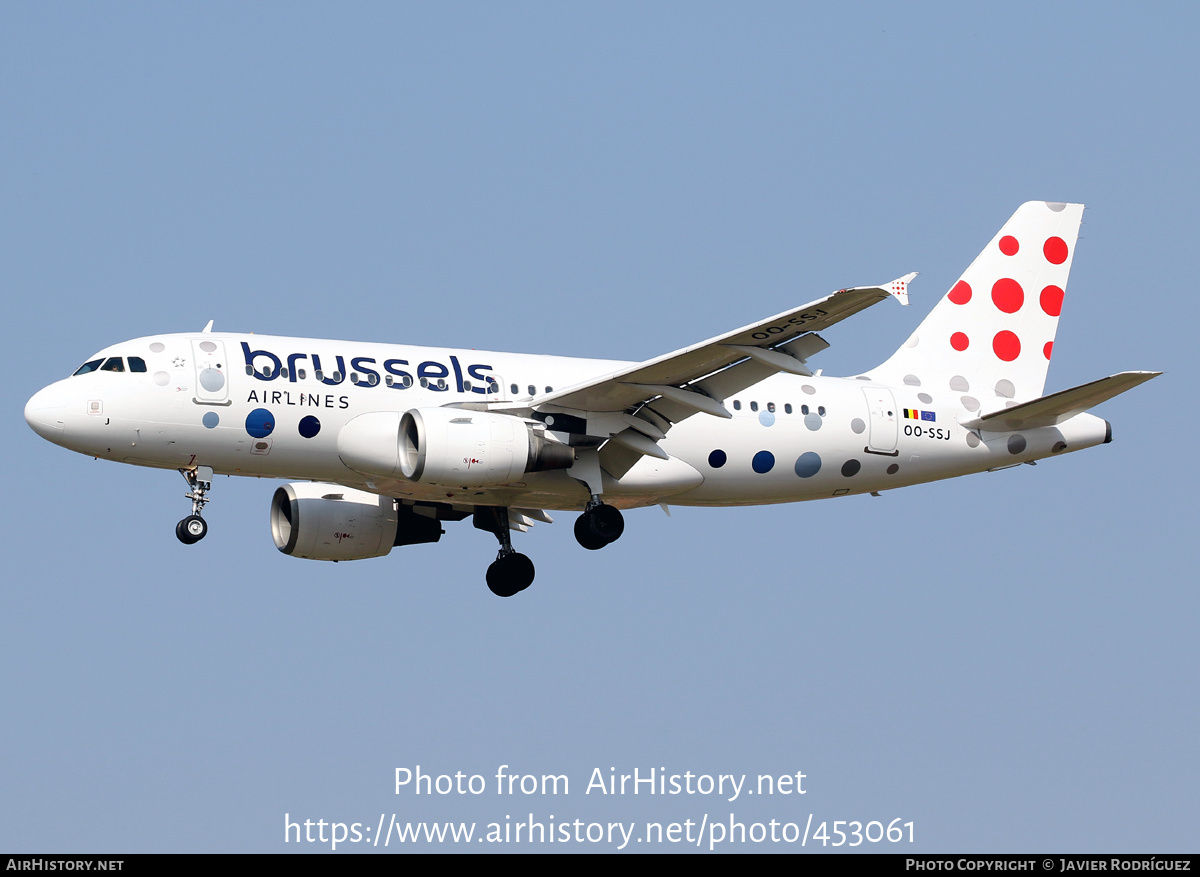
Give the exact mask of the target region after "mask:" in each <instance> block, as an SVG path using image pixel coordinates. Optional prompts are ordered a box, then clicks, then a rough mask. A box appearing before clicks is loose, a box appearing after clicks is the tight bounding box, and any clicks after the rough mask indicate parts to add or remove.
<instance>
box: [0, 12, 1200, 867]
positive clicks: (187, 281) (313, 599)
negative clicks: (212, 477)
mask: <svg viewBox="0 0 1200 877" xmlns="http://www.w3.org/2000/svg"><path fill="white" fill-rule="evenodd" d="M1197 24H1198V22H1197V13H1196V12H1195V10H1194V7H1193V6H1192V5H1191V4H1184V3H1163V4H1149V5H1143V6H1137V7H1133V6H1130V5H1128V4H1096V3H1056V4H1034V3H1028V4H1027V3H1005V4H996V5H984V4H967V5H962V4H918V5H914V4H860V5H858V6H857V7H855V8H854V9H843V8H842V7H835V6H832V5H829V4H822V5H820V6H818V5H817V4H792V3H779V4H762V3H758V4H712V3H686V4H683V3H680V4H671V3H659V4H641V3H635V4H623V3H604V4H593V5H590V6H588V5H583V4H555V3H547V4H526V3H504V4H499V3H480V4H448V3H438V4H433V3H418V4H395V3H358V4H336V5H335V4H312V3H287V4H284V3H256V4H219V3H203V4H200V3H172V4H159V3H146V4H130V3H117V4H45V3H36V4H35V3H5V4H3V5H2V6H0V169H2V170H0V205H2V206H0V290H2V295H3V301H4V313H5V319H4V327H3V337H4V349H5V362H6V369H5V372H6V375H7V379H6V380H5V381H4V382H3V384H2V387H0V393H2V399H3V408H2V411H3V414H4V418H3V421H2V422H3V431H2V433H0V436H2V438H3V451H4V454H3V457H4V464H3V468H2V470H0V471H2V472H3V481H2V482H0V485H2V496H3V502H2V503H0V540H2V544H3V548H4V556H5V558H6V561H7V562H6V565H5V572H4V575H3V587H2V588H0V663H2V668H3V672H2V673H0V705H2V706H0V849H6V850H14V851H16V850H30V851H91V850H113V851H119V852H136V851H267V852H270V851H284V850H295V849H297V845H296V844H290V845H285V844H284V843H283V836H284V832H283V823H284V814H285V813H290V814H291V815H292V817H293V818H294V819H295V818H298V819H305V818H308V819H314V820H316V819H326V820H337V821H344V822H354V821H360V822H364V823H367V824H370V825H372V826H373V825H375V824H376V823H377V821H378V819H379V814H380V813H388V814H391V813H393V812H394V813H397V814H398V815H399V816H400V818H401V819H411V820H420V819H462V820H478V821H479V822H480V823H486V822H490V821H496V820H499V821H503V820H504V818H505V816H512V817H513V818H514V819H519V818H525V817H527V815H528V814H529V813H533V814H534V816H535V818H537V819H541V820H548V818H549V817H550V816H553V817H554V818H555V819H556V820H574V819H584V820H601V821H609V820H625V821H629V820H634V819H636V820H661V821H664V822H669V821H683V820H685V819H693V820H697V821H699V820H700V819H701V818H702V817H703V816H704V815H705V814H707V815H708V818H709V820H710V821H711V820H713V819H722V818H725V819H727V818H728V815H729V813H734V814H735V815H736V817H737V818H738V819H739V820H742V821H746V822H750V821H755V820H761V821H765V820H769V819H777V820H780V821H794V822H799V823H800V824H802V825H803V824H804V822H805V820H806V818H807V816H808V814H810V813H812V814H813V816H814V820H815V821H816V822H819V821H821V820H836V819H846V820H861V821H863V822H866V821H868V820H882V821H883V822H885V823H886V822H888V821H890V820H892V819H894V818H896V817H903V819H904V820H906V821H907V820H912V821H913V822H915V825H916V843H915V844H913V845H911V846H908V845H905V846H903V847H888V846H887V845H881V846H877V847H867V848H871V849H887V850H891V851H908V850H910V849H911V850H915V851H924V852H931V851H988V852H992V851H1008V850H1011V851H1036V850H1045V851H1050V850H1053V851H1147V852H1162V851H1183V850H1191V851H1194V850H1195V848H1196V837H1197V833H1196V831H1197V829H1196V826H1197V824H1198V819H1200V797H1198V796H1197V794H1196V788H1197V785H1198V783H1200V746H1197V741H1198V740H1200V697H1198V696H1197V695H1198V691H1197V688H1198V681H1200V671H1198V669H1197V644H1196V630H1197V610H1198V609H1200V598H1198V597H1197V588H1196V566H1197V564H1196V561H1197V549H1196V534H1195V528H1196V519H1197V518H1196V511H1195V503H1196V495H1197V484H1196V481H1197V479H1196V470H1195V464H1194V462H1193V458H1194V456H1195V455H1194V451H1193V449H1192V447H1191V441H1190V440H1191V438H1192V437H1194V436H1195V434H1196V432H1197V426H1198V421H1197V415H1196V406H1195V403H1194V399H1195V390H1194V381H1195V380H1196V373H1195V371H1196V354H1195V350H1196V337H1195V328H1194V327H1195V325H1196V323H1197V319H1198V317H1200V314H1198V312H1197V311H1198V309H1197V304H1196V292H1195V289H1194V288H1193V286H1194V282H1193V279H1194V277H1195V273H1196V267H1195V258H1194V254H1195V248H1196V241H1197V239H1198V238H1200V229H1198V227H1197V226H1198V223H1197V214H1196V198H1197V190H1198V187H1197V171H1196V155H1197V154H1198V152H1200V149H1198V147H1200V143H1198V137H1197V134H1198V130H1200V126H1198V123H1197V118H1196V112H1195V107H1196V98H1195V94H1194V88H1195V83H1196V81H1197V78H1198V77H1197V74H1198V72H1200V71H1198V70H1197V62H1196V60H1195V45H1196V43H1197V40H1198V38H1200V32H1198V31H1200V28H1198V27H1197ZM1030 199H1051V200H1063V201H1082V202H1084V203H1086V204H1087V205H1088V207H1089V209H1088V211H1087V213H1086V214H1085V224H1084V226H1083V238H1082V240H1081V243H1080V246H1079V250H1078V258H1077V259H1076V260H1075V265H1074V271H1073V274H1072V278H1071V284H1070V287H1069V289H1068V293H1067V302H1066V305H1065V308H1064V314H1063V320H1062V323H1061V325H1060V330H1059V336H1058V341H1057V344H1056V346H1055V354H1056V355H1055V361H1054V364H1053V366H1052V367H1051V371H1050V377H1049V382H1048V385H1047V389H1048V390H1058V389H1064V388H1066V387H1069V386H1073V385H1075V384H1079V383H1082V382H1084V381H1087V380H1091V379H1094V378H1098V377H1101V376H1104V375H1107V374H1111V373H1113V372H1116V371H1120V370H1123V369H1141V368H1145V369H1161V370H1164V371H1166V372H1167V374H1166V375H1165V376H1164V377H1162V378H1159V379H1157V380H1155V381H1153V382H1151V383H1150V384H1148V385H1146V386H1144V387H1141V388H1139V389H1138V390H1136V391H1134V392H1131V393H1129V394H1127V395H1126V396H1122V397H1120V398H1118V399H1116V400H1113V401H1111V402H1109V403H1106V404H1105V405H1104V406H1103V407H1102V408H1100V409H1098V411H1097V413H1099V414H1101V415H1102V416H1104V417H1106V418H1107V419H1109V420H1110V421H1111V422H1112V423H1113V428H1114V434H1115V440H1114V442H1113V443H1112V444H1111V445H1106V446H1103V447H1100V448H1096V449H1092V450H1089V451H1085V452H1082V453H1079V454H1073V455H1070V456H1068V457H1065V458H1062V459H1056V460H1053V461H1046V462H1044V463H1043V464H1041V465H1039V466H1037V467H1036V468H1033V467H1027V466H1023V467H1019V468H1018V469H1016V470H1010V471H1005V472H1001V473H995V474H989V475H979V476H973V477H970V478H964V479H959V480H957V481H952V482H947V483H942V484H934V485H925V486H920V487H913V488H908V489H905V490H900V491H896V492H893V493H887V494H884V496H883V497H882V498H871V497H855V498H850V499H846V500H841V501H827V502H822V503H812V504H805V505H794V506H775V507H767V508H752V509H720V510H693V509H675V510H674V511H673V514H672V516H671V517H669V518H668V517H666V516H665V515H663V513H662V512H661V511H659V510H657V509H649V510H643V511H638V512H633V513H631V514H629V515H628V516H627V524H628V526H627V529H626V535H625V537H624V538H623V539H622V540H621V541H620V542H619V543H617V544H616V545H614V546H612V547H611V548H609V549H606V550H605V551H602V552H595V553H591V552H585V551H583V550H582V549H580V548H579V547H578V546H577V545H576V544H575V541H574V539H573V538H572V535H571V529H570V527H571V516H570V515H560V516H559V520H558V521H557V522H556V523H555V524H553V525H550V526H544V525H539V526H538V527H537V528H536V530H535V532H533V533H531V534H529V535H528V536H523V537H519V545H520V547H521V549H522V550H524V551H526V552H527V553H528V554H530V555H531V556H532V557H533V558H534V559H535V561H536V562H537V565H538V577H537V581H536V583H535V584H534V586H533V587H532V588H531V589H530V590H529V591H527V592H525V593H524V594H522V595H520V596H519V597H518V598H515V599H511V600H500V599H496V598H494V597H492V595H491V594H490V593H488V592H487V590H486V588H485V586H484V583H483V570H484V568H485V567H486V565H487V563H488V562H489V561H490V560H491V559H492V557H493V556H494V554H495V542H494V540H493V539H492V538H491V537H490V536H488V535H486V534H483V533H480V532H478V531H475V530H473V529H472V528H471V527H470V525H469V523H468V524H463V525H452V526H450V527H448V532H447V535H446V536H445V537H444V538H443V540H442V542H441V543H440V544H438V545H432V546H417V547H410V548H402V549H397V550H396V551H395V552H394V553H393V554H392V555H391V556H390V557H388V558H384V559H378V560H370V561H361V562H356V563H343V564H339V565H332V564H320V563H311V562H306V561H299V560H296V559H293V558H288V557H285V556H283V555H282V554H280V553H279V552H278V551H276V550H275V548H274V547H273V545H272V543H271V539H270V535H269V529H268V522H267V507H268V502H269V500H270V496H271V493H272V491H273V490H274V488H275V486H276V485H275V484H274V483H271V482H265V481H263V482H259V481H250V480H246V481H241V480H234V479H224V478H222V479H220V480H219V481H218V482H217V483H216V485H215V490H214V492H213V502H212V504H211V505H210V506H209V510H208V517H209V520H210V521H211V527H212V529H211V532H210V534H209V536H208V538H207V539H206V540H205V541H204V542H203V543H200V544H199V545H196V546H194V547H191V548H186V547H184V546H182V545H180V544H179V543H178V542H177V541H176V540H175V536H174V533H173V528H174V525H175V522H176V521H177V520H178V519H179V518H180V517H182V516H183V515H184V514H185V513H186V511H187V507H188V503H187V501H186V500H184V499H183V497H182V493H183V492H184V485H183V482H182V480H181V479H180V478H179V477H178V475H176V474H175V473H173V472H161V471H152V470H142V469H136V468H133V467H127V466H119V465H115V464H111V463H106V462H96V461H93V460H90V459H88V458H85V457H81V456H77V455H73V454H71V453H69V452H67V451H65V450H63V449H61V448H58V447H55V446H53V445H50V444H48V443H46V442H44V441H42V440H41V439H39V438H38V437H37V436H36V435H34V434H33V433H32V432H31V431H30V430H29V429H28V428H27V427H26V425H25V423H24V421H23V419H22V407H23V405H24V403H25V400H26V399H27V398H28V397H29V396H30V395H32V394H33V393H34V392H35V391H36V390H37V389H38V388H39V387H41V386H42V385H44V384H46V383H49V382H50V381H52V380H55V379H57V378H59V377H62V376H64V375H66V374H68V373H69V372H70V371H72V370H73V369H74V368H75V367H76V366H77V365H78V364H79V363H80V362H82V361H83V360H84V358H85V357H87V356H88V355H89V354H91V353H92V352H94V351H95V350H97V349H99V348H101V347H103V346H105V345H108V344H111V343H115V342H117V341H121V340H124V339H127V338H133V337H137V336H141V335H146V334H152V333H158V332H179V331H192V330H197V329H199V328H201V327H202V326H203V325H204V324H205V323H206V322H207V321H208V320H209V319H215V320H216V326H217V328H218V329H220V330H228V331H251V330H253V331H257V332H262V333H273V334H293V335H307V336H319V337H335V338H350V339H362V340H373V341H402V342H410V343H423V344H433V345H456V346H464V347H481V348H484V347H486V348H492V349H513V350H522V351H529V352H542V353H555V354H580V355H588V356H597V357H612V358H624V359H633V360H638V359H645V358H649V357H651V356H654V355H657V354H660V353H663V352H665V351H668V350H671V349H674V348H677V347H681V346H684V345H686V344H689V343H692V342H695V341H698V340H700V339H703V338H706V337H709V336H711V335H714V334H716V333H718V332H721V331H724V330H726V329H729V328H732V327H735V326H738V325H742V324H744V323H746V322H749V321H750V320H753V319H756V318H759V317H762V316H765V315H768V314H771V313H775V312H777V311H780V310H783V309H784V308H786V307H789V306H792V305H795V304H799V303H802V302H805V301H809V300H811V299H813V298H817V297H819V296H821V295H824V294H826V293H828V292H830V291H832V290H834V289H838V288H840V287H844V286H853V285H862V284H870V283H877V282H882V281H885V280H887V279H890V278H892V277H896V276H898V275H900V274H903V273H905V272H908V271H913V270H917V271H920V272H921V276H920V277H919V278H918V280H917V281H916V282H915V283H914V285H913V287H912V297H913V302H914V303H913V306H912V307H911V308H909V309H907V310H905V309H901V308H899V307H895V306H894V305H892V304H891V303H888V302H885V303H884V304H882V305H880V306H879V307H877V308H874V309H872V311H871V312H869V313H865V314H863V315H860V316H858V317H855V318H853V319H851V320H849V321H847V322H845V323H842V324H841V325H839V326H838V327H836V328H835V329H834V330H831V331H830V332H828V333H826V337H827V338H828V340H829V341H830V342H831V343H832V344H833V346H832V347H831V348H830V349H829V350H828V351H827V352H825V353H823V354H821V361H820V363H819V364H820V365H821V366H823V367H824V368H825V369H826V371H827V373H831V374H855V373H857V372H859V371H861V370H864V369H867V368H869V367H871V366H873V365H875V364H876V363H878V362H880V361H881V360H883V359H884V358H885V357H886V356H887V355H888V354H890V352H891V351H892V350H893V349H894V348H895V347H896V346H898V344H899V343H900V342H901V341H903V339H904V338H906V337H907V335H908V333H909V332H910V331H911V330H912V328H913V327H914V326H915V325H916V323H917V322H918V321H919V320H920V319H921V318H922V317H923V316H924V314H925V313H926V312H927V311H928V309H929V308H930V307H931V306H932V304H933V302H934V301H935V300H936V299H937V298H938V297H939V296H940V295H941V294H942V293H943V292H944V291H945V290H946V289H948V288H949V286H950V285H951V284H952V283H953V281H954V280H955V278H956V277H957V276H958V274H959V273H960V272H961V271H962V269H963V268H965V267H966V265H967V264H968V263H969V262H970V260H971V259H972V258H974V256H975V254H976V253H977V252H978V251H979V250H980V249H981V248H982V246H983V245H984V244H985V243H986V242H987V241H988V240H989V239H990V237H991V235H992V234H994V232H995V231H996V229H998V228H999V226H1000V224H1001V223H1002V222H1003V221H1004V220H1005V219H1006V218H1007V217H1008V216H1009V214H1010V213H1011V212H1012V210H1013V209H1015V208H1016V206H1017V205H1018V204H1019V203H1021V202H1022V201H1026V200H1030ZM418 764H419V765H421V767H422V768H423V769H425V770H426V771H428V772H431V773H453V772H454V771H457V770H462V771H465V772H467V773H480V774H483V775H485V776H489V777H490V776H491V775H492V774H494V773H495V770H496V768H497V767H498V766H499V765H501V764H507V765H510V770H512V771H514V772H518V773H537V774H542V773H564V774H567V775H568V776H569V778H570V780H571V784H572V785H571V793H570V794H569V795H567V796H560V797H559V798H557V799H552V798H548V797H530V798H520V799H506V798H499V797H497V796H496V795H495V794H494V793H492V791H491V790H489V793H488V794H486V795H482V796H478V797H472V796H466V797H460V796H450V797H447V798H434V799H430V798H428V797H421V798H417V797H414V796H413V795H411V794H404V795H400V796H397V795H395V794H393V789H392V780H393V773H394V770H395V768H397V767H412V766H415V765H418ZM595 767H599V768H601V769H602V770H603V771H605V772H607V771H608V769H609V768H610V767H615V768H617V771H618V772H630V771H632V770H633V768H635V767H637V768H640V769H641V770H643V771H645V770H647V769H649V768H651V767H665V768H667V770H668V772H670V773H683V772H684V771H692V772H693V773H712V774H715V773H730V772H732V773H739V774H740V773H748V774H751V775H752V776H753V775H756V774H758V773H768V772H770V773H776V774H782V773H794V772H796V771H803V772H804V773H805V774H806V777H807V779H806V780H805V787H806V789H807V791H808V794H807V795H805V796H803V797H800V796H795V797H791V798H788V797H778V796H777V797H774V798H767V797H757V798H746V797H743V798H742V799H741V800H739V801H736V802H733V803H732V804H731V803H728V802H724V801H721V800H714V799H712V798H708V799H703V798H699V797H692V798H687V797H686V796H681V797H675V798H661V797H660V798H650V797H647V796H644V795H643V796H639V797H636V798H634V797H625V798H608V799H605V798H602V797H599V796H598V795H596V794H592V795H585V794H584V793H583V790H584V787H585V785H586V783H587V779H588V776H589V774H590V773H591V771H592V769H593V768H595ZM317 848H318V847H317V846H314V847H308V846H305V847H303V849H305V850H308V849H314V850H315V849H317ZM475 848H476V849H484V848H485V847H482V846H480V845H477V846H476V847H475ZM583 848H591V847H587V845H584V847H583ZM599 848H601V849H607V847H606V846H603V845H602V846H600V847H599ZM662 848H663V849H673V848H671V847H667V846H664V847H662ZM513 849H517V848H513ZM519 849H523V850H528V849H529V847H522V848H519ZM639 849H641V850H645V849H647V848H646V847H645V846H642V847H639ZM736 849H739V850H746V849H762V850H764V851H772V852H775V851H780V850H781V849H783V848H781V847H770V846H762V847H753V846H750V847H738V848H736Z"/></svg>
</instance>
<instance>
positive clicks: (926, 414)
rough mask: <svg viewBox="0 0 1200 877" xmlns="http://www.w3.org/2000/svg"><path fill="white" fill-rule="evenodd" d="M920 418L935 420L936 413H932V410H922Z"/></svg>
mask: <svg viewBox="0 0 1200 877" xmlns="http://www.w3.org/2000/svg"><path fill="white" fill-rule="evenodd" d="M921 419H922V420H937V415H936V414H934V413H933V412H932V411H922V412H921Z"/></svg>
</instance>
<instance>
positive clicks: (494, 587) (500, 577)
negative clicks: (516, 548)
mask: <svg viewBox="0 0 1200 877" xmlns="http://www.w3.org/2000/svg"><path fill="white" fill-rule="evenodd" d="M533 575H534V569H533V561H532V560H530V559H529V558H528V557H526V556H525V555H524V554H517V553H516V552H513V553H512V554H506V555H504V556H503V557H498V558H496V560H495V561H493V562H492V565H491V566H489V567H488V570H487V586H488V588H489V589H490V590H491V592H492V593H493V594H495V595H496V596H497V597H511V596H513V595H514V594H519V593H521V591H524V590H525V589H526V588H528V587H529V586H530V585H532V584H533Z"/></svg>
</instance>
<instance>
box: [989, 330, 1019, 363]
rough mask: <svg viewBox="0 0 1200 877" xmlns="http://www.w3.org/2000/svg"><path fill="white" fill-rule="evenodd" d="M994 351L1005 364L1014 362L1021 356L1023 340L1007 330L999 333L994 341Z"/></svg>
mask: <svg viewBox="0 0 1200 877" xmlns="http://www.w3.org/2000/svg"><path fill="white" fill-rule="evenodd" d="M992 350H994V351H996V355H997V356H998V357H1000V358H1001V359H1003V360H1004V361H1005V362H1012V361H1013V360H1014V359H1016V358H1017V357H1018V356H1020V355H1021V339H1020V338H1018V337H1017V336H1016V335H1014V334H1013V333H1012V332H1010V331H1008V330H1007V329H1005V330H1004V331H1003V332H997V333H996V337H995V338H993V339H992Z"/></svg>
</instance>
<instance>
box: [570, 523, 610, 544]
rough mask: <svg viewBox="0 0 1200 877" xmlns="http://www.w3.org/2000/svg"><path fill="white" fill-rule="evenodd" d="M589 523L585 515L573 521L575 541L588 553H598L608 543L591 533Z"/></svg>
mask: <svg viewBox="0 0 1200 877" xmlns="http://www.w3.org/2000/svg"><path fill="white" fill-rule="evenodd" d="M590 521H591V519H590V518H589V517H588V516H587V514H582V515H580V516H579V517H578V518H576V519H575V541H576V542H578V543H579V544H580V545H582V546H583V547H584V548H586V549H587V550H588V551H599V550H600V549H601V548H603V547H604V546H605V545H607V544H608V543H607V542H606V541H604V540H603V539H601V538H600V537H599V536H597V535H596V534H595V533H593V532H592V528H591V524H590Z"/></svg>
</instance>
